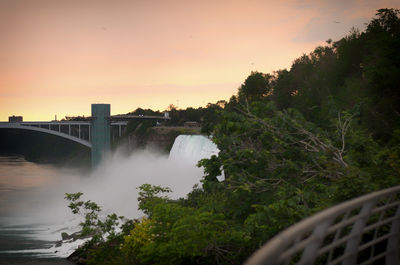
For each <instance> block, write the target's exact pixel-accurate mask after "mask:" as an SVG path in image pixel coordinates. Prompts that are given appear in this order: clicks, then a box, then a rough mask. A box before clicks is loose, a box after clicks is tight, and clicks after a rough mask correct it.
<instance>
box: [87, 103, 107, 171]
mask: <svg viewBox="0 0 400 265" xmlns="http://www.w3.org/2000/svg"><path fill="white" fill-rule="evenodd" d="M110 123H111V120H110V104H92V120H91V127H92V136H91V143H92V168H95V167H96V166H97V165H99V164H100V162H101V160H102V158H103V157H104V155H105V154H107V153H108V152H109V151H110V150H111V143H110V138H111V136H110V135H111V129H110V128H111V126H110Z"/></svg>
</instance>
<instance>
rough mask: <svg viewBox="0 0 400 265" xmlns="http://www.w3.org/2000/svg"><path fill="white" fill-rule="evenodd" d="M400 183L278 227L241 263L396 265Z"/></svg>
mask: <svg viewBox="0 0 400 265" xmlns="http://www.w3.org/2000/svg"><path fill="white" fill-rule="evenodd" d="M399 205H400V186H396V187H393V188H389V189H386V190H382V191H378V192H374V193H371V194H368V195H365V196H362V197H359V198H356V199H353V200H350V201H347V202H344V203H341V204H339V205H337V206H334V207H331V208H328V209H326V210H324V211H322V212H320V213H317V214H315V215H313V216H311V217H309V218H307V219H304V220H303V221H301V222H299V223H297V224H295V225H293V226H291V227H289V228H288V229H286V230H285V231H283V232H281V233H280V234H278V235H277V236H275V237H274V238H273V239H271V240H270V241H269V242H267V243H266V244H265V245H264V246H263V247H262V248H261V249H259V250H258V251H257V252H255V253H254V254H253V255H252V256H251V257H250V259H249V260H248V261H247V262H246V263H245V265H261V264H265V265H277V264H291V265H292V264H298V265H300V264H301V265H304V264H329V265H334V264H342V265H350V264H351V265H353V264H362V265H367V264H387V265H399V264H400V259H399V253H400V251H399V248H400V244H399V242H400V206H399Z"/></svg>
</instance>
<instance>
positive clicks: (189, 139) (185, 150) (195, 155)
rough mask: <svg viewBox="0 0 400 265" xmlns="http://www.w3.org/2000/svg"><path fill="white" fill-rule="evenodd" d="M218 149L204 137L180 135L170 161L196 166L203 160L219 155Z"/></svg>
mask: <svg viewBox="0 0 400 265" xmlns="http://www.w3.org/2000/svg"><path fill="white" fill-rule="evenodd" d="M218 153H219V150H218V147H217V146H216V145H215V144H214V143H213V142H212V141H211V140H210V139H209V138H207V137H205V136H203V135H179V136H178V137H176V139H175V142H174V145H173V146H172V149H171V151H170V153H169V159H170V160H174V161H182V160H183V161H184V162H190V163H192V164H194V165H196V164H197V162H198V161H199V160H201V159H203V158H210V157H211V156H212V155H218Z"/></svg>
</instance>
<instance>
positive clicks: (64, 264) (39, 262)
mask: <svg viewBox="0 0 400 265" xmlns="http://www.w3.org/2000/svg"><path fill="white" fill-rule="evenodd" d="M74 264H75V263H73V262H71V261H69V260H67V259H61V258H54V259H32V260H18V259H16V260H0V265H74Z"/></svg>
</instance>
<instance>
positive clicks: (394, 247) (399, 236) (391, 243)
mask: <svg viewBox="0 0 400 265" xmlns="http://www.w3.org/2000/svg"><path fill="white" fill-rule="evenodd" d="M399 241H400V206H398V207H397V211H396V215H395V217H394V220H393V222H392V227H391V228H390V236H389V239H388V246H387V252H388V254H387V256H386V265H397V264H400V261H399V257H398V255H399V254H398V250H399Z"/></svg>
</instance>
